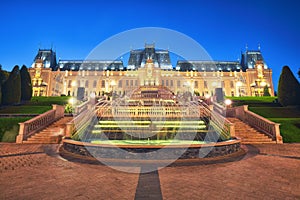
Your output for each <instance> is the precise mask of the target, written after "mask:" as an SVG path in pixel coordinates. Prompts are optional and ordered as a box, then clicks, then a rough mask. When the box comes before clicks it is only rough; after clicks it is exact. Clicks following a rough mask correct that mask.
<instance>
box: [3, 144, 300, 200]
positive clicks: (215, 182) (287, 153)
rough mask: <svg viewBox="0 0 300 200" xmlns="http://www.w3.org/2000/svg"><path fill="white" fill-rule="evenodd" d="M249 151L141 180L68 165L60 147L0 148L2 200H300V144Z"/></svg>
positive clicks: (105, 169) (165, 170)
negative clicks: (237, 157) (229, 159)
mask: <svg viewBox="0 0 300 200" xmlns="http://www.w3.org/2000/svg"><path fill="white" fill-rule="evenodd" d="M247 147H248V149H249V152H248V154H247V155H246V156H245V157H244V158H243V159H241V160H238V161H234V162H225V163H213V164H199V165H191V166H176V165H175V166H173V167H165V168H162V169H159V170H158V174H157V173H156V174H155V173H154V175H153V176H151V173H150V174H148V175H147V176H144V175H143V176H139V174H137V173H126V172H122V171H117V170H114V169H112V168H110V167H107V166H105V165H96V164H86V163H79V162H70V161H65V160H63V159H61V158H59V157H58V156H57V154H56V152H57V149H58V146H57V145H28V144H26V145H17V144H0V199H134V198H136V199H138V197H143V199H155V198H156V197H159V196H155V194H156V195H157V194H158V195H159V192H161V193H160V195H162V197H163V199H300V173H299V170H300V151H299V150H300V144H283V145H274V144H265V145H255V146H247ZM128 169H131V168H128ZM131 170H132V169H131ZM134 170H135V171H139V170H140V169H138V168H137V167H135V169H134ZM139 179H140V180H139ZM138 184H139V185H138ZM147 184H149V185H148V186H147ZM154 185H160V187H158V186H154ZM139 188H140V189H139ZM159 190H160V191H159ZM138 192H142V195H140V196H139V195H138ZM143 192H144V193H143ZM151 197H152V198H151Z"/></svg>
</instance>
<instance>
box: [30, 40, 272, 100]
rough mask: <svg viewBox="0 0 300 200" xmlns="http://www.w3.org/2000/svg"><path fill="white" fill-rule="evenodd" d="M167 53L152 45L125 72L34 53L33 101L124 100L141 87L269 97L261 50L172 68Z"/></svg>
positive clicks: (135, 53)
mask: <svg viewBox="0 0 300 200" xmlns="http://www.w3.org/2000/svg"><path fill="white" fill-rule="evenodd" d="M170 60H171V57H170V55H169V52H168V51H167V50H156V49H155V48H154V45H146V46H145V49H142V50H132V51H131V52H130V57H129V60H128V65H127V66H126V67H125V66H124V65H123V61H121V60H115V61H110V60H106V61H95V60H93V61H89V60H85V61H82V60H81V61H80V60H59V61H58V63H56V54H55V52H53V51H52V50H39V52H38V54H37V56H36V57H35V60H34V63H33V65H32V67H31V68H30V69H29V73H30V75H31V77H32V83H33V95H34V96H60V95H69V96H77V92H78V88H79V87H82V88H84V95H85V96H89V95H90V94H92V93H93V94H96V96H102V95H108V96H109V95H112V94H113V93H115V94H117V95H124V94H126V93H128V92H130V91H132V90H133V89H134V88H137V87H139V86H143V85H161V86H166V87H168V88H169V89H170V90H172V91H173V92H174V94H180V93H184V92H187V91H188V92H190V93H191V94H196V95H200V96H211V95H213V94H214V93H215V89H216V88H223V92H224V94H225V95H226V96H262V95H263V94H264V87H268V90H269V93H270V94H271V96H273V95H274V89H273V82H272V70H271V69H270V68H268V66H267V65H266V63H265V62H264V60H263V57H262V54H261V52H260V50H257V51H248V50H247V51H246V52H245V53H243V54H242V58H241V61H240V62H237V61H180V60H178V61H177V64H176V66H172V64H171V61H170Z"/></svg>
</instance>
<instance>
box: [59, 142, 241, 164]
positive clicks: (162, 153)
mask: <svg viewBox="0 0 300 200" xmlns="http://www.w3.org/2000/svg"><path fill="white" fill-rule="evenodd" d="M63 148H64V150H66V151H68V152H71V153H74V154H78V155H81V156H87V157H96V158H105V159H107V158H111V159H133V160H167V159H191V158H209V157H218V156H225V155H228V154H232V153H235V152H237V151H239V150H240V149H241V140H240V139H237V138H234V139H231V140H227V141H222V142H216V143H202V144H201V143H198V144H197V143H196V142H195V143H193V142H189V143H188V142H186V143H184V142H179V143H176V142H169V143H167V142H166V143H164V144H163V143H157V144H153V143H152V144H151V143H149V144H148V143H147V141H145V143H143V144H141V143H131V144H130V143H126V142H123V143H121V142H119V143H118V142H115V143H111V141H109V142H107V143H99V144H94V143H90V142H81V141H75V140H71V139H64V140H63Z"/></svg>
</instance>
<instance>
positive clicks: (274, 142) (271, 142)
mask: <svg viewBox="0 0 300 200" xmlns="http://www.w3.org/2000/svg"><path fill="white" fill-rule="evenodd" d="M242 144H276V141H268V142H246V141H242Z"/></svg>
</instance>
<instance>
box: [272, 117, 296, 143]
mask: <svg viewBox="0 0 300 200" xmlns="http://www.w3.org/2000/svg"><path fill="white" fill-rule="evenodd" d="M268 119H269V120H271V121H273V122H276V123H280V124H281V125H280V126H279V127H280V134H281V136H282V138H283V142H300V118H268Z"/></svg>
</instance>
